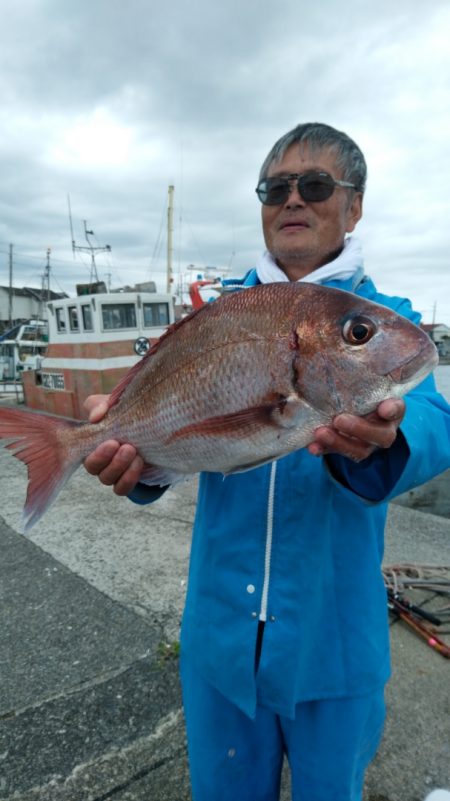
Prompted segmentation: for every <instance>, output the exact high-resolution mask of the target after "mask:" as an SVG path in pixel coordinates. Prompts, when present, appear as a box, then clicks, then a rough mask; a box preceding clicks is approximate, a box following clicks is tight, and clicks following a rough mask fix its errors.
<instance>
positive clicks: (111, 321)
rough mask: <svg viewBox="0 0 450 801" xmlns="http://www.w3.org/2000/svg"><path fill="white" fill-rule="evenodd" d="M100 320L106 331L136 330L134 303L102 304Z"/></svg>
mask: <svg viewBox="0 0 450 801" xmlns="http://www.w3.org/2000/svg"><path fill="white" fill-rule="evenodd" d="M102 320H103V328H104V329H105V330H107V331H110V330H111V329H116V328H136V307H135V305H134V303H102Z"/></svg>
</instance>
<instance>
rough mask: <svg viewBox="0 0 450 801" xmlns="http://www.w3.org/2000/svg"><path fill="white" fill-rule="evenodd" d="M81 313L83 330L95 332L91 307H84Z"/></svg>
mask: <svg viewBox="0 0 450 801" xmlns="http://www.w3.org/2000/svg"><path fill="white" fill-rule="evenodd" d="M81 312H82V314H83V328H84V330H85V331H93V330H94V324H93V322H92V309H91V307H90V306H82V307H81Z"/></svg>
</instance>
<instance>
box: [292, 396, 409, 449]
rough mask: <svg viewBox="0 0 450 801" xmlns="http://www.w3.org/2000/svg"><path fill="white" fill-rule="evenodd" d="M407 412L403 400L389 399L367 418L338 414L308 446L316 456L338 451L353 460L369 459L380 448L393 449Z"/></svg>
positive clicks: (318, 431)
mask: <svg viewBox="0 0 450 801" xmlns="http://www.w3.org/2000/svg"><path fill="white" fill-rule="evenodd" d="M404 414H405V404H404V401H402V400H400V399H397V398H389V399H387V400H385V401H382V403H380V404H379V406H378V408H377V410H376V411H375V412H372V413H371V414H369V415H367V416H366V417H357V416H356V415H352V414H340V415H337V416H336V417H335V418H334V420H333V424H332V426H321V427H319V428H317V429H316V431H315V432H314V437H315V439H314V442H313V443H311V445H310V446H309V447H308V450H309V452H310V453H311V454H312V455H313V456H321V455H323V454H326V453H339V454H341V455H343V456H347V457H348V458H350V459H353V460H354V461H361V460H362V459H367V457H368V456H370V454H371V453H373V452H374V450H376V449H377V448H390V447H391V445H392V444H393V443H394V442H395V439H396V437H397V429H398V427H399V425H400V423H401V421H402V419H403V417H404Z"/></svg>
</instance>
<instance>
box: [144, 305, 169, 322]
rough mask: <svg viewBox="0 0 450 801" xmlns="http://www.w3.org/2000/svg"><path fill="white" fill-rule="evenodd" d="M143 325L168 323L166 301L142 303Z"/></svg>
mask: <svg viewBox="0 0 450 801" xmlns="http://www.w3.org/2000/svg"><path fill="white" fill-rule="evenodd" d="M143 309H144V325H145V326H146V327H148V326H152V325H153V326H161V325H169V322H170V321H169V304H168V303H144V304H143Z"/></svg>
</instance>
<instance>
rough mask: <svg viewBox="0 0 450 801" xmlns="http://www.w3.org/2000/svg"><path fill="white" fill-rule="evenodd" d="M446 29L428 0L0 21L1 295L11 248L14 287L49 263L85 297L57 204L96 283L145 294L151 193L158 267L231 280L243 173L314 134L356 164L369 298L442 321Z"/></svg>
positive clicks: (36, 2) (105, 3)
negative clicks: (326, 134) (217, 271)
mask: <svg viewBox="0 0 450 801" xmlns="http://www.w3.org/2000/svg"><path fill="white" fill-rule="evenodd" d="M10 5H11V7H10ZM449 24H450V10H449V9H448V7H447V2H446V0H442V2H441V1H440V0H435V1H434V2H433V4H432V5H430V4H423V3H421V2H419V0H397V2H396V3H395V4H393V3H392V2H388V1H387V0H380V2H379V3H377V4H376V5H374V6H373V7H369V4H367V3H363V2H360V1H359V0H348V2H346V3H343V4H336V3H335V2H334V0H322V2H321V3H316V4H310V3H306V2H303V3H302V2H301V0H296V2H294V0H282V2H280V3H277V4H274V3H269V2H266V0H259V1H257V0H247V2H245V3H244V2H242V0H239V2H238V0H229V2H227V3H226V4H225V3H224V4H212V3H209V2H206V0H196V2H195V1H194V0H192V1H191V2H189V3H188V2H181V0H173V2H171V3H170V4H161V3H159V4H151V5H150V4H149V3H148V0H145V2H144V0H129V2H128V3H127V4H123V3H119V2H116V0H93V1H92V2H91V3H89V4H87V3H86V4H85V3H83V4H80V3H79V4H61V3H60V2H59V0H22V2H21V3H20V4H16V5H15V6H12V4H8V13H7V14H6V13H4V14H3V15H2V30H1V32H0V96H1V97H2V105H1V108H0V175H1V182H0V282H1V283H5V281H6V269H7V267H6V265H7V253H8V245H9V243H10V242H13V243H14V245H15V252H16V253H17V256H16V260H15V282H16V284H18V285H20V284H22V283H30V282H31V279H33V282H34V283H38V281H39V275H40V271H41V272H42V265H43V263H44V258H45V251H46V248H47V247H48V246H51V247H52V264H53V271H54V277H55V280H57V281H58V282H59V284H60V285H62V286H64V288H65V289H66V290H68V291H72V290H73V285H74V283H75V282H76V281H77V280H80V279H82V280H84V278H85V277H86V273H87V271H88V265H87V263H86V259H85V258H84V260H82V259H81V257H80V258H78V259H77V260H76V261H74V260H73V258H72V252H71V248H70V232H69V226H68V216H67V195H68V194H69V193H70V196H71V202H72V212H73V218H74V225H75V236H76V239H77V242H79V243H80V244H82V243H83V229H82V220H83V219H87V220H88V223H89V225H90V226H91V227H93V229H94V230H95V233H96V237H97V241H98V243H99V244H106V243H108V244H110V245H111V247H112V253H111V255H110V256H99V258H98V269H99V272H102V271H103V272H104V273H105V272H107V271H108V272H111V273H112V276H113V281H119V280H120V279H123V280H142V279H144V278H146V277H149V274H150V271H151V272H152V274H153V277H155V276H156V278H157V279H158V281H159V283H160V286H161V288H163V286H164V260H165V255H164V241H163V233H161V221H162V219H164V213H165V203H166V195H167V187H168V184H169V183H174V184H175V186H176V194H175V202H176V208H175V236H174V244H175V258H174V261H175V266H176V269H177V270H178V269H179V270H180V271H181V272H183V271H185V269H186V266H187V265H188V264H191V263H194V264H196V265H198V266H199V268H201V267H202V266H204V265H205V264H208V265H217V266H219V267H221V268H226V267H229V266H230V265H231V268H232V269H233V270H235V271H236V273H237V274H242V273H243V272H244V271H245V270H246V269H247V268H248V267H250V266H252V264H253V263H254V261H255V259H256V258H257V256H258V254H259V252H260V250H261V248H262V236H261V231H260V210H259V207H258V203H257V200H256V197H255V194H254V186H255V184H256V176H257V173H258V170H259V166H260V163H261V162H262V160H263V159H264V157H265V155H266V153H267V151H268V149H269V148H270V146H271V145H272V143H273V141H274V140H275V139H276V138H278V136H279V135H280V134H281V133H283V132H284V131H285V130H288V129H289V128H290V127H292V126H293V125H295V124H296V123H298V122H301V121H305V120H308V119H316V120H321V121H326V122H329V123H330V124H332V125H335V126H336V127H339V128H342V129H343V130H346V131H347V132H348V133H349V134H350V135H351V136H353V137H354V138H355V139H356V141H357V142H358V143H359V144H360V145H361V147H362V148H363V150H364V151H365V153H366V157H367V160H368V164H369V184H368V192H367V197H366V201H365V218H364V220H363V222H362V223H361V224H360V227H359V235H360V237H361V239H362V241H363V245H364V251H365V256H366V268H367V270H368V272H370V273H371V274H373V275H374V277H375V278H376V280H377V281H378V283H379V285H380V288H382V289H383V290H384V291H385V292H387V293H389V292H393V293H394V292H395V293H400V294H401V293H402V292H403V293H405V292H406V293H407V292H410V294H411V295H412V300H413V302H414V303H415V305H416V306H417V307H418V308H420V309H423V310H424V312H425V315H426V316H428V319H430V314H429V313H428V310H429V309H432V307H433V304H434V302H435V300H437V304H438V305H437V309H438V316H439V315H440V317H441V319H442V321H443V322H447V324H450V300H447V299H446V295H447V296H449V297H450V293H449V292H448V289H449V279H448V255H447V254H448V243H447V227H448V222H447V220H448V218H449V210H450V209H449V206H450V201H449V199H448V193H447V187H446V184H445V180H444V177H445V174H446V171H447V160H448V155H447V151H448V141H449V134H450V130H449V129H450V113H449V111H448V109H449V108H450V102H449V101H450V89H449V81H448V78H449V68H450V55H449V53H448V45H447V40H446V31H447V30H448V27H449ZM158 241H159V243H160V244H159V245H158V244H157V243H158ZM2 265H3V266H2ZM2 275H3V277H1V276H2ZM445 288H446V291H444V290H445Z"/></svg>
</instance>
